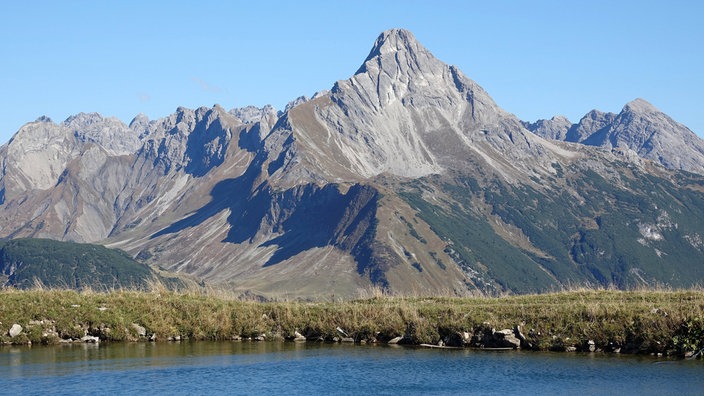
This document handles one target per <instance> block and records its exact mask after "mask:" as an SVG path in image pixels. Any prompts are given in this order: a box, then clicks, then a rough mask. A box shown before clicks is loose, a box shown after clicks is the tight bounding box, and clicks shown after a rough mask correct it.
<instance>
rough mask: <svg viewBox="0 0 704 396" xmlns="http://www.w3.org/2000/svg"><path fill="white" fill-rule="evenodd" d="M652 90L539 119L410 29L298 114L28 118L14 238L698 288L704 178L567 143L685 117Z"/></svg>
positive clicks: (9, 149) (272, 283)
mask: <svg viewBox="0 0 704 396" xmlns="http://www.w3.org/2000/svg"><path fill="white" fill-rule="evenodd" d="M641 105H642V103H633V105H629V106H627V107H628V110H626V109H624V112H622V115H623V116H622V115H618V116H616V115H614V116H611V115H608V113H599V112H596V111H595V112H592V113H590V115H589V118H587V117H585V118H584V119H583V120H582V121H583V122H580V124H578V127H575V126H570V127H569V128H567V129H566V130H565V128H566V127H567V123H568V121H566V120H565V119H558V118H555V119H553V120H551V121H545V122H541V123H540V125H538V124H526V123H522V122H521V121H520V120H518V119H517V118H516V117H515V116H514V115H512V114H510V113H508V112H506V111H505V110H503V109H501V108H500V107H499V106H498V105H497V104H496V103H495V102H494V101H493V99H491V97H490V96H489V95H488V94H487V93H486V91H484V90H483V89H482V88H481V87H480V86H479V85H478V84H477V83H476V82H474V81H472V80H471V79H469V78H468V77H466V76H465V75H464V74H463V73H462V72H461V71H460V70H459V69H457V68H456V67H454V66H448V65H446V64H444V63H443V62H441V61H440V60H438V59H437V58H435V57H434V56H433V55H432V53H430V51H428V50H427V49H425V48H424V47H423V46H422V45H420V43H418V41H417V40H416V39H415V37H414V36H413V34H412V33H410V32H408V31H406V30H403V29H392V30H389V31H386V32H384V33H382V34H381V35H380V36H379V38H378V39H377V40H376V42H375V43H374V45H373V48H372V50H371V51H370V54H369V56H368V57H367V58H366V59H365V60H364V62H363V63H362V65H361V66H360V68H359V69H358V71H357V72H356V73H355V74H354V75H353V76H352V77H350V78H349V79H347V80H342V81H338V82H336V83H335V84H334V85H333V87H332V89H331V90H329V91H321V92H319V93H318V94H316V95H314V96H313V97H312V98H310V99H309V98H306V97H301V98H299V99H297V100H295V101H293V102H291V103H290V104H289V106H287V108H286V109H285V110H284V111H282V112H276V111H275V110H274V109H273V108H271V107H265V108H262V109H258V108H254V107H246V108H242V109H233V110H230V111H227V110H225V109H223V108H222V107H220V106H217V105H216V106H214V107H212V108H205V107H202V108H199V109H195V110H191V109H186V108H179V109H177V111H176V112H175V113H174V114H172V115H170V116H168V117H164V118H161V119H158V120H153V121H150V120H149V119H148V118H147V117H145V116H143V115H140V116H137V117H135V119H134V120H133V121H132V122H131V123H130V125H129V126H126V125H124V124H122V123H121V122H119V121H117V120H115V119H110V118H103V117H101V116H99V115H96V114H81V115H78V116H76V117H71V118H69V119H68V120H66V121H65V122H64V123H61V124H55V123H53V122H50V121H48V120H45V119H42V120H38V121H36V122H34V123H29V124H27V125H25V126H24V127H23V128H21V129H20V131H18V133H17V134H16V135H15V136H14V137H13V139H12V140H11V141H10V142H8V143H7V144H5V145H3V146H2V147H0V160H1V161H2V164H3V167H2V173H1V174H0V193H1V194H0V195H1V197H2V199H1V200H0V237H3V238H19V237H42V238H52V239H59V240H67V241H78V242H97V243H101V244H105V245H107V246H110V247H118V248H121V249H123V250H125V251H127V252H128V253H130V254H131V255H132V256H134V257H136V258H138V259H139V260H142V261H144V262H147V263H150V264H153V265H158V266H160V267H162V268H165V269H167V270H171V271H175V272H180V273H185V274H188V275H190V276H193V277H196V278H199V279H202V280H204V281H206V282H210V283H214V284H219V285H223V286H226V287H229V288H231V289H233V290H239V291H241V292H243V293H245V292H246V293H248V294H251V293H254V294H261V295H267V296H274V297H277V296H278V297H312V298H320V297H321V296H330V295H332V294H334V295H337V296H355V295H357V294H358V293H359V290H363V289H365V288H370V287H382V288H385V289H388V290H389V291H391V292H398V293H413V294H452V295H466V294H500V293H512V292H513V293H515V292H535V291H545V290H554V289H558V288H561V287H565V286H566V285H583V284H588V285H600V286H616V287H633V286H642V285H650V284H655V283H658V284H659V283H664V284H668V285H674V286H681V285H688V284H691V282H693V281H697V280H700V279H704V266H702V264H701V263H702V260H701V258H702V257H703V256H702V255H703V254H704V253H703V252H704V245H702V243H701V240H702V236H701V230H700V228H699V224H701V223H700V222H699V221H702V220H704V200H703V199H702V194H704V181H703V180H704V177H702V176H700V175H697V174H688V173H682V172H677V171H672V170H667V169H665V168H664V167H661V166H658V165H656V164H655V163H653V162H651V161H647V160H643V159H642V158H641V157H639V156H638V155H629V153H628V152H624V151H622V150H621V151H619V150H610V149H609V150H605V149H603V148H600V147H590V146H587V145H575V144H570V143H566V142H561V141H558V140H567V136H568V135H569V136H581V137H583V139H582V140H583V141H585V142H586V141H588V140H589V139H591V140H589V141H595V139H597V136H601V135H599V134H598V133H597V132H598V131H601V130H608V131H610V132H609V133H611V134H613V135H614V136H616V135H618V136H623V137H624V138H626V137H628V136H630V135H629V134H628V133H627V131H629V130H630V128H633V125H639V126H642V129H644V130H650V129H648V128H651V127H647V126H644V125H646V124H647V123H648V122H650V123H651V124H652V125H655V126H660V127H668V128H670V127H671V128H675V129H676V131H678V132H679V131H680V129H677V128H678V125H679V124H676V123H670V122H669V121H668V120H667V119H665V121H667V122H664V121H663V122H661V121H662V120H663V119H664V118H663V117H662V116H661V115H660V114H658V113H656V112H653V111H652V109H649V108H648V107H647V106H645V105H644V104H643V105H642V106H641ZM656 121H657V122H656ZM531 131H532V132H534V133H531ZM657 132H658V133H670V132H667V131H666V132H661V131H659V130H657ZM538 134H545V135H546V136H548V135H549V137H551V138H556V139H557V140H549V139H543V138H542V137H540V136H538ZM673 136H675V135H673ZM673 138H674V137H673ZM607 140H609V139H607ZM631 140H633V139H631ZM652 141H653V142H655V141H656V140H652ZM609 142H611V140H609ZM644 142H645V141H644ZM663 144H664V143H663ZM654 146H655V145H654ZM661 146H662V145H661ZM619 147H620V146H619ZM657 147H660V146H657ZM651 152H653V150H651V151H650V152H646V151H642V152H641V151H638V154H639V155H643V156H645V155H646V154H648V153H651ZM681 162H682V161H681ZM673 163H674V162H673Z"/></svg>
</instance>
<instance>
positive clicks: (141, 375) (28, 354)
mask: <svg viewBox="0 0 704 396" xmlns="http://www.w3.org/2000/svg"><path fill="white" fill-rule="evenodd" d="M0 393H1V394H8V395H54V394H71V395H73V394H110V395H115V394H140V393H144V394H170V395H206V394H207V395H213V394H228V395H231V394H241V395H252V394H275V395H281V394H288V395H291V394H294V395H296V394H301V395H317V394H325V395H356V394H360V395H369V394H376V395H396V394H404V395H412V394H433V395H443V394H451V395H457V394H481V395H512V394H521V395H533V394H566V395H570V394H579V395H603V394H613V395H627V394H638V395H641V396H642V395H702V394H704V362H703V361H702V360H701V359H698V360H682V359H673V358H665V357H654V356H633V355H618V354H609V353H550V352H528V351H520V350H506V351H489V350H481V349H431V348H420V347H403V346H387V345H383V346H380V345H354V344H327V343H311V342H303V343H295V342H249V341H239V342H205V341H203V342H169V343H166V342H162V343H149V342H139V343H102V344H100V345H94V344H80V345H76V344H73V345H56V346H3V347H0Z"/></svg>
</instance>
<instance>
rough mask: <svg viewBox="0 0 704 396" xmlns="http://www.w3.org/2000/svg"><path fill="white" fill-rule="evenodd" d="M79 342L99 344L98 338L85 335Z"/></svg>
mask: <svg viewBox="0 0 704 396" xmlns="http://www.w3.org/2000/svg"><path fill="white" fill-rule="evenodd" d="M81 341H83V342H85V343H86V344H99V343H100V338H99V337H93V336H89V335H86V336H83V337H81Z"/></svg>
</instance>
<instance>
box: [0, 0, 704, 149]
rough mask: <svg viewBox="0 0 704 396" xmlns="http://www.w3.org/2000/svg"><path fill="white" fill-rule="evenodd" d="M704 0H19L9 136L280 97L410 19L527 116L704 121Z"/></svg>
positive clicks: (9, 25)
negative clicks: (641, 105)
mask: <svg viewBox="0 0 704 396" xmlns="http://www.w3.org/2000/svg"><path fill="white" fill-rule="evenodd" d="M702 4H704V2H700V1H696V0H695V1H676V0H675V1H672V0H670V1H658V2H654V1H647V0H640V1H630V0H626V1H577V0H574V1H572V0H569V1H564V0H562V1H539V0H535V1H412V0H405V1H388V0H387V1H383V0H376V1H358V0H356V1H332V0H327V1H316V2H313V1H281V2H277V1H268V2H267V1H252V0H249V1H246V2H244V1H197V2H196V1H169V2H161V1H153V2H147V1H94V0H91V1H40V2H37V1H32V0H24V1H12V2H5V4H3V6H2V11H0V54H1V56H2V58H0V92H1V94H0V100H1V101H2V103H0V143H4V142H6V141H7V140H8V139H9V138H10V137H11V136H12V134H14V132H15V131H17V130H18V129H19V127H20V126H21V125H23V124H24V123H25V122H29V121H32V120H34V119H36V118H37V117H38V116H41V115H47V116H49V117H51V118H52V119H54V121H57V122H60V121H62V120H64V119H65V118H66V117H68V116H70V115H72V114H75V113H78V112H93V111H96V112H99V113H101V114H103V115H104V116H116V117H118V118H120V119H121V120H123V121H125V122H129V121H130V120H131V119H132V118H133V117H134V116H135V115H137V114H138V113H140V112H141V113H145V114H147V115H148V116H149V117H150V118H152V119H155V118H159V117H163V116H166V115H168V114H171V113H172V112H173V111H174V110H175V109H176V108H177V107H178V106H186V107H190V108H196V107H199V106H212V105H213V104H215V103H218V104H220V105H222V106H223V107H225V108H227V109H230V108H233V107H241V106H245V105H249V104H253V105H256V106H263V105H265V104H272V105H273V106H274V107H276V108H279V109H281V108H283V106H285V104H286V103H287V102H288V101H290V100H293V99H295V98H296V97H297V96H300V95H308V96H310V95H312V94H313V93H314V92H316V91H318V90H322V89H328V88H330V87H331V86H332V85H333V83H334V82H335V81H337V80H340V79H345V78H348V77H350V76H351V75H352V74H353V73H354V72H355V70H357V68H358V67H359V66H360V64H361V63H362V61H363V60H364V58H365V57H366V56H367V54H368V52H369V50H370V49H371V46H372V44H373V42H374V40H375V39H376V37H377V36H378V34H379V33H380V32H382V31H383V30H386V29H389V28H392V27H403V28H406V29H409V30H411V31H412V32H413V33H414V34H415V36H416V38H417V39H418V40H419V41H420V42H421V43H422V44H423V45H425V46H426V47H427V48H428V49H430V51H431V52H433V53H434V54H435V56H436V57H438V58H439V59H441V60H443V61H444V62H446V63H449V64H454V65H457V66H458V67H459V68H460V69H461V70H462V71H464V73H465V74H467V75H468V76H469V77H470V78H472V79H474V80H475V81H477V82H478V83H479V84H480V85H482V86H483V87H484V88H485V89H486V90H487V91H488V92H489V94H490V95H492V97H493V98H494V99H495V100H496V102H497V103H498V104H499V106H501V107H503V108H504V109H506V110H508V111H510V112H512V113H514V114H516V115H517V116H518V117H520V118H521V119H523V120H527V121H534V120H536V119H538V118H550V117H551V116H553V115H558V114H562V115H565V116H567V117H568V118H569V119H570V120H572V121H573V122H576V121H578V120H579V118H580V117H581V116H583V115H584V114H585V113H586V112H588V111H589V110H591V109H594V108H597V109H600V110H604V111H613V112H618V111H620V110H621V108H622V107H623V105H624V104H625V103H626V102H628V101H630V100H632V99H635V98H637V97H642V98H644V99H646V100H648V101H650V102H651V103H653V104H654V105H655V106H656V107H658V108H660V109H661V110H663V111H664V112H666V113H668V114H669V115H670V116H672V117H673V118H674V119H675V120H677V121H679V122H681V123H683V124H685V125H687V126H689V128H690V129H692V130H693V131H695V132H697V133H698V134H699V135H700V136H702V135H704V22H703V21H702V17H703V16H704V6H703V5H702Z"/></svg>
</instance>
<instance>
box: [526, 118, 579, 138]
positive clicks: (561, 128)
mask: <svg viewBox="0 0 704 396" xmlns="http://www.w3.org/2000/svg"><path fill="white" fill-rule="evenodd" d="M521 123H522V124H523V126H524V127H525V128H526V129H528V130H529V131H531V132H533V133H535V134H536V135H538V136H541V137H544V138H546V139H553V140H567V131H569V130H570V128H571V127H572V122H570V120H568V119H567V117H565V116H555V117H553V118H551V119H549V120H538V121H536V122H533V123H530V122H521Z"/></svg>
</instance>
